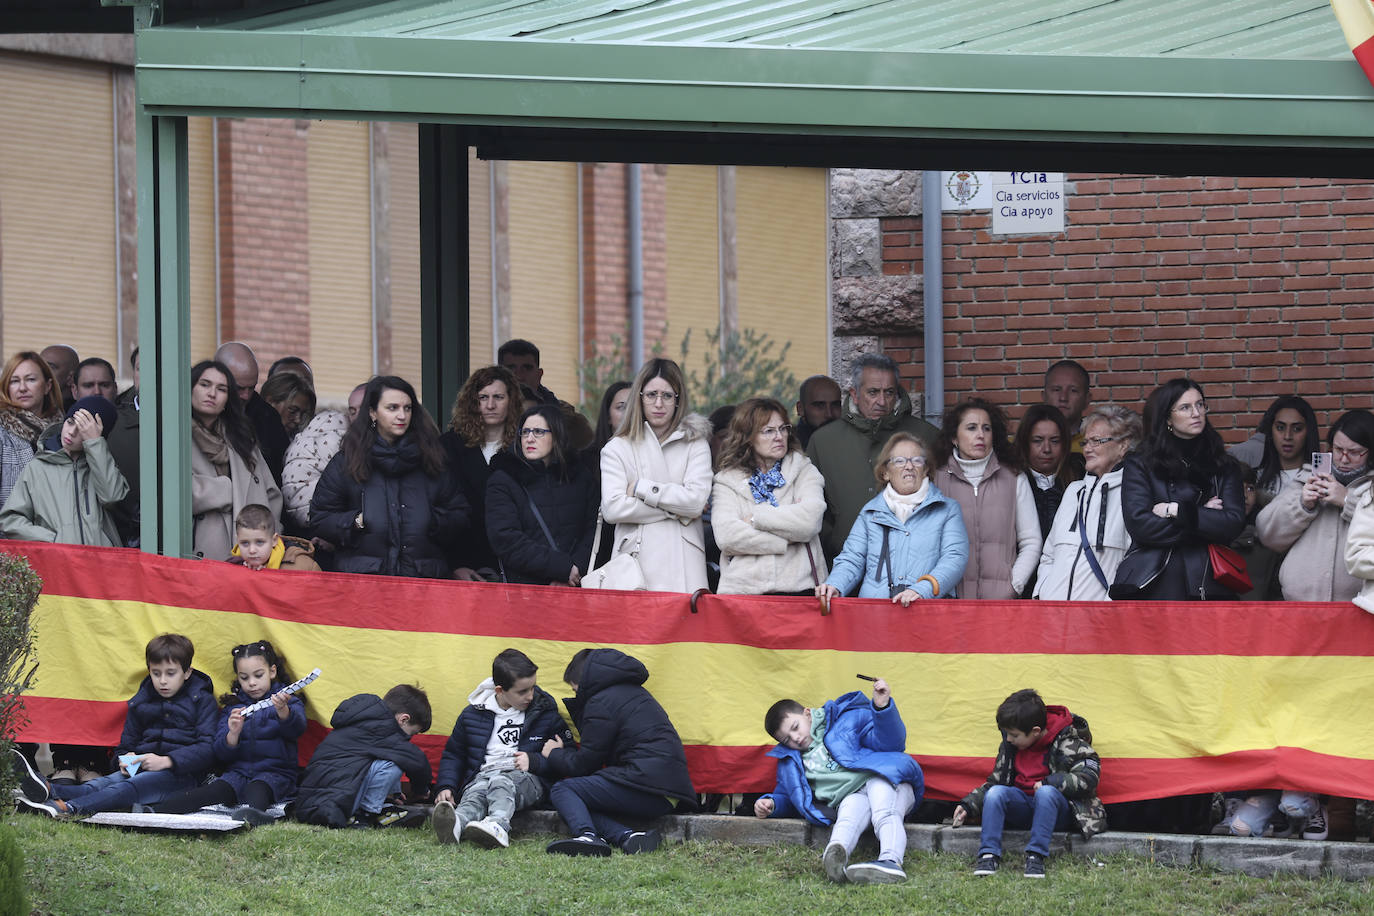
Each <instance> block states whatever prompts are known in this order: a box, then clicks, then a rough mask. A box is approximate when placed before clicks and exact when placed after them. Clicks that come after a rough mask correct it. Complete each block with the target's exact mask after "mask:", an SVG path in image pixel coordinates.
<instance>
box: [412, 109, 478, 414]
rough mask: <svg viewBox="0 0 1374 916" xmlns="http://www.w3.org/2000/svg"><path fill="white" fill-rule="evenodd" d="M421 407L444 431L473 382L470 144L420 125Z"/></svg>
mask: <svg viewBox="0 0 1374 916" xmlns="http://www.w3.org/2000/svg"><path fill="white" fill-rule="evenodd" d="M419 155H420V347H421V353H420V372H421V379H422V381H421V391H420V402H421V403H422V404H424V405H426V406H427V407H428V409H429V412H430V413H431V414H432V415H433V416H434V418H435V420H436V421H437V422H438V423H439V425H440V427H443V426H444V425H445V423H446V422H447V417H448V415H449V408H450V406H451V405H452V404H453V400H454V398H456V397H457V396H458V389H459V388H461V387H462V385H463V382H464V380H466V379H467V377H468V351H469V343H470V330H471V329H470V327H469V316H468V307H469V303H468V145H467V141H466V140H465V139H464V137H463V136H462V132H461V131H460V130H459V128H457V127H454V126H452V125H443V124H421V125H420V137H419Z"/></svg>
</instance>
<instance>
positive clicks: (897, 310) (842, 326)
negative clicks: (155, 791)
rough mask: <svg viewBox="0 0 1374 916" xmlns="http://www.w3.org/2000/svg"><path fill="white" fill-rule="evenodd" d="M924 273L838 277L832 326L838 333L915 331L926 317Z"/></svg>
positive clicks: (832, 312)
mask: <svg viewBox="0 0 1374 916" xmlns="http://www.w3.org/2000/svg"><path fill="white" fill-rule="evenodd" d="M923 280H924V278H923V277H920V276H893V277H838V278H836V280H835V281H834V306H833V309H832V311H831V316H832V320H833V325H832V327H833V328H834V331H835V333H836V334H912V333H915V332H918V331H920V329H921V326H922V321H923V320H924V317H923V316H924V307H923V304H924V299H925V297H924V286H925V284H924V282H923Z"/></svg>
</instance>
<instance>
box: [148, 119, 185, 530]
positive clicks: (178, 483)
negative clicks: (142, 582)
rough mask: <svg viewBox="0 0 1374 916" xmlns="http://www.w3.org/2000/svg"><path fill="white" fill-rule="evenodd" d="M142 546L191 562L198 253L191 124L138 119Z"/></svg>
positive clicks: (172, 120)
mask: <svg viewBox="0 0 1374 916" xmlns="http://www.w3.org/2000/svg"><path fill="white" fill-rule="evenodd" d="M136 119H137V138H136V145H137V150H138V275H139V302H138V344H139V358H140V368H141V370H142V371H141V373H140V377H141V378H142V380H143V384H142V386H141V387H140V389H139V398H140V400H139V406H140V415H141V417H142V419H141V420H140V422H139V450H140V452H141V453H142V456H143V457H142V460H141V461H140V463H139V474H140V478H139V485H140V488H141V494H140V509H141V512H142V531H141V542H142V547H143V549H144V550H146V551H149V552H150V553H159V554H164V555H166V556H173V557H179V556H190V555H191V372H190V352H191V336H190V322H189V310H188V308H187V303H188V302H189V301H190V276H189V265H190V248H189V243H188V232H187V226H188V225H189V223H188V200H189V196H188V172H187V159H186V155H187V144H186V119H185V118H179V117H155V116H152V115H149V114H148V113H147V112H146V111H144V110H142V109H140V110H139V111H138V113H137V115H136Z"/></svg>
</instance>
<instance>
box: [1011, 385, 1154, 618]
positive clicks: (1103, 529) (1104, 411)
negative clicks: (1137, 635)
mask: <svg viewBox="0 0 1374 916" xmlns="http://www.w3.org/2000/svg"><path fill="white" fill-rule="evenodd" d="M1140 432H1141V426H1140V417H1139V415H1138V414H1136V413H1135V412H1134V411H1131V410H1127V409H1126V408H1124V407H1117V406H1115V405H1110V404H1109V405H1106V406H1103V407H1098V408H1096V409H1094V410H1093V411H1092V412H1091V413H1089V414H1088V415H1087V416H1086V417H1084V418H1083V457H1084V459H1085V460H1086V461H1087V472H1088V473H1087V476H1086V477H1084V478H1083V479H1082V480H1075V481H1074V482H1073V483H1071V484H1069V486H1068V489H1067V490H1065V491H1064V498H1063V500H1062V501H1061V502H1060V503H1059V510H1058V511H1057V512H1056V513H1055V515H1054V523H1053V524H1052V525H1051V526H1050V532H1049V534H1048V535H1047V536H1046V537H1045V547H1044V549H1043V550H1042V551H1041V553H1040V569H1039V571H1038V573H1037V575H1036V584H1035V593H1034V595H1035V597H1036V598H1043V599H1045V600H1047V601H1106V600H1107V589H1108V588H1109V587H1110V586H1111V583H1112V578H1113V577H1114V576H1115V575H1116V568H1117V566H1119V565H1120V564H1121V558H1122V557H1124V556H1125V555H1126V550H1127V549H1128V548H1129V547H1130V546H1131V536H1130V535H1129V534H1127V533H1126V521H1125V519H1124V517H1123V516H1122V514H1121V477H1122V475H1123V474H1124V473H1125V472H1124V470H1123V468H1122V463H1123V462H1124V461H1125V460H1126V455H1127V454H1128V453H1129V452H1130V451H1131V449H1133V448H1135V446H1136V443H1138V442H1139V441H1140Z"/></svg>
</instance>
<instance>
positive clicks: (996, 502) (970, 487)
mask: <svg viewBox="0 0 1374 916" xmlns="http://www.w3.org/2000/svg"><path fill="white" fill-rule="evenodd" d="M934 482H935V485H936V486H937V487H939V489H940V492H941V493H944V494H945V495H946V496H948V497H950V498H951V499H953V500H954V501H956V502H957V503H958V504H959V508H960V510H961V511H962V512H963V518H964V528H965V529H966V530H967V532H968V565H967V567H966V568H965V570H964V578H963V581H962V582H960V583H959V584H958V585H957V586H956V591H955V593H956V594H957V595H958V596H959V597H960V598H982V599H984V600H994V601H1003V600H1006V599H1008V598H1015V597H1017V596H1018V595H1020V594H1021V593H1022V592H1023V591H1024V590H1025V588H1026V586H1027V584H1029V583H1030V581H1031V577H1032V576H1033V575H1034V574H1035V568H1036V566H1037V565H1038V564H1039V562H1040V546H1041V544H1042V542H1043V535H1041V533H1040V517H1039V515H1037V514H1036V511H1035V497H1034V496H1032V495H1031V488H1030V483H1029V482H1028V481H1027V480H1026V476H1025V475H1024V474H1022V473H1021V463H1020V462H1019V461H1018V460H1017V459H1016V453H1015V452H1014V451H1013V450H1012V446H1011V442H1010V441H1009V440H1008V439H1007V418H1006V415H1005V414H1003V413H1002V409H1001V408H1000V407H998V406H997V405H996V404H992V403H989V402H988V401H984V400H981V399H978V398H974V399H973V400H969V401H964V402H963V403H961V404H956V405H955V406H954V407H953V408H952V409H950V410H949V411H948V412H947V413H946V414H945V419H944V425H943V428H942V429H941V431H940V438H939V440H938V441H937V442H936V443H935V473H934Z"/></svg>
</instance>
